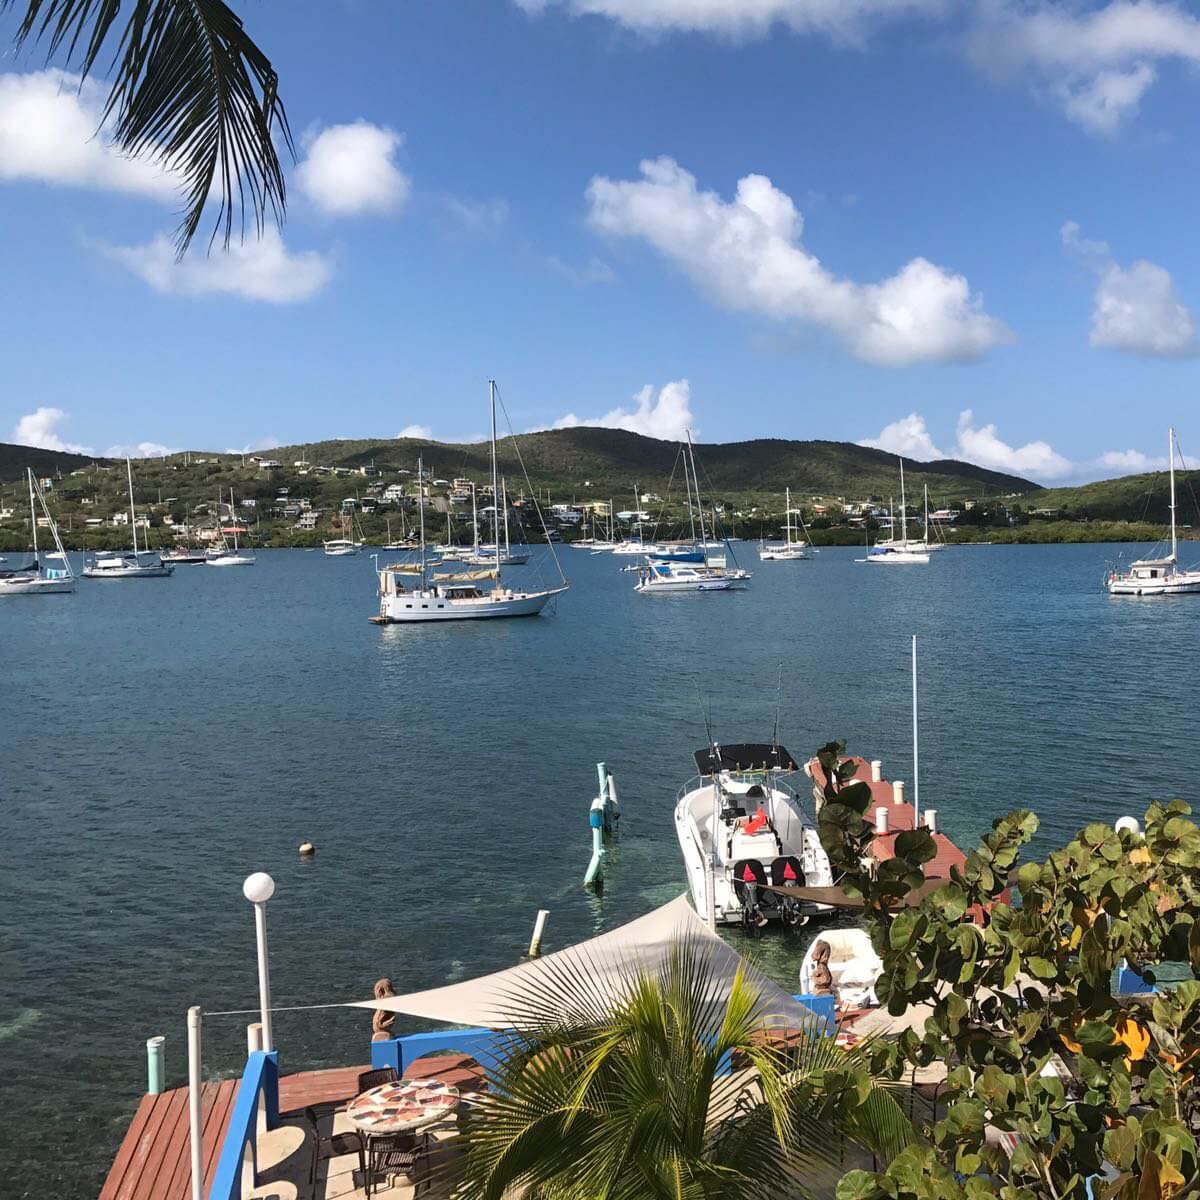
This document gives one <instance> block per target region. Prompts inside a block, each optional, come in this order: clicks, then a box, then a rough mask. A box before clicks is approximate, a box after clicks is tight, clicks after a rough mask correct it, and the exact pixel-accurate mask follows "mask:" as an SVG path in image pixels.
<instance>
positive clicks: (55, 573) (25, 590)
mask: <svg viewBox="0 0 1200 1200" xmlns="http://www.w3.org/2000/svg"><path fill="white" fill-rule="evenodd" d="M26 473H27V475H28V476H29V525H30V528H31V529H32V530H33V562H31V563H29V564H27V565H26V566H24V567H19V568H17V569H15V570H11V571H10V570H4V571H0V596H40V595H44V594H54V593H60V592H73V591H74V590H75V572H74V571H72V570H71V560H70V559H69V558H68V557H67V553H66V551H65V550H64V549H63V546H62V540H61V539H60V538H59V536H58V526H57V525H56V524H55V521H54V518H53V517H52V516H51V515H50V509H49V507H48V505H47V504H46V497H45V494H44V493H43V492H42V489H41V486H40V485H39V484H38V483H36V482H35V481H34V478H33V471H32V469H30V468H28V467H26ZM35 497H36V500H37V504H40V505H41V509H42V514H43V519H44V520H45V522H46V524H47V526H48V527H49V529H50V536H51V537H53V539H54V546H55V549H54V552H53V554H52V555H51V554H47V555H46V556H45V557H46V558H47V559H50V558H51V557H53V559H54V560H55V561H56V562H61V563H62V564H63V565H62V568H61V569H60V568H58V567H51V566H48V565H46V563H44V562H43V561H42V559H41V557H39V555H38V512H37V504H35ZM0 561H2V560H0Z"/></svg>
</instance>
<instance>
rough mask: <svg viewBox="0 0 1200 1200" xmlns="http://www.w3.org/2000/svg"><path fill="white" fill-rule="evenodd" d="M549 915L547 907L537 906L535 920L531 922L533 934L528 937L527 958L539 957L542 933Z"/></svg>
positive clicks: (544, 930)
mask: <svg viewBox="0 0 1200 1200" xmlns="http://www.w3.org/2000/svg"><path fill="white" fill-rule="evenodd" d="M549 915H550V910H549V909H548V908H539V909H538V915H537V920H536V921H534V923H533V936H532V937H531V938H530V939H529V954H528V955H527V956H526V957H528V958H540V957H541V954H542V934H543V933H545V932H546V918H547V917H548V916H549Z"/></svg>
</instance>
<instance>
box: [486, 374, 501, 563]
mask: <svg viewBox="0 0 1200 1200" xmlns="http://www.w3.org/2000/svg"><path fill="white" fill-rule="evenodd" d="M488 398H489V399H490V401H491V405H492V532H493V533H494V534H495V535H496V536H495V541H496V583H497V585H498V584H499V583H500V524H499V521H498V520H497V517H498V516H499V513H498V511H497V509H498V507H499V504H500V487H499V482H500V481H499V476H498V474H497V471H496V381H495V380H494V379H489V380H488Z"/></svg>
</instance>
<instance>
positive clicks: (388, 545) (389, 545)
mask: <svg viewBox="0 0 1200 1200" xmlns="http://www.w3.org/2000/svg"><path fill="white" fill-rule="evenodd" d="M386 519H387V541H386V542H384V544H383V548H384V549H385V550H411V549H412V544H411V543H410V542H407V541H403V540H401V541H399V542H393V541H392V518H391V517H388V518H386ZM400 536H401V538H403V537H404V513H403V511H402V512H401V514H400Z"/></svg>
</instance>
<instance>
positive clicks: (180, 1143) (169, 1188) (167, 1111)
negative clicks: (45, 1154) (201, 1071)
mask: <svg viewBox="0 0 1200 1200" xmlns="http://www.w3.org/2000/svg"><path fill="white" fill-rule="evenodd" d="M368 1069H369V1068H367V1067H335V1068H333V1069H331V1070H326V1071H300V1072H297V1073H296V1074H294V1075H285V1076H283V1078H281V1079H280V1081H279V1112H280V1115H281V1116H282V1115H284V1114H286V1113H291V1112H298V1111H300V1110H301V1109H304V1108H307V1107H308V1106H309V1105H313V1106H318V1105H322V1104H335V1103H340V1102H342V1101H344V1100H349V1099H351V1098H352V1097H353V1096H354V1095H355V1094H356V1092H357V1091H358V1076H359V1073H360V1072H361V1071H366V1070H368ZM238 1082H239V1081H238V1080H237V1079H223V1080H221V1081H220V1082H219V1083H206V1084H204V1085H203V1087H202V1089H201V1106H202V1113H203V1116H202V1121H203V1126H202V1127H203V1137H204V1142H203V1150H202V1153H201V1161H202V1162H203V1164H204V1190H205V1194H206V1195H207V1192H208V1188H209V1185H210V1184H211V1183H212V1178H213V1174H214V1173H215V1171H216V1169H217V1160H218V1159H219V1158H220V1155H221V1146H222V1145H223V1144H224V1141H225V1133H226V1131H227V1130H228V1128H229V1117H230V1114H231V1113H232V1112H233V1101H234V1097H235V1096H236V1095H237V1087H238ZM191 1194H192V1160H191V1147H190V1144H189V1128H188V1090H187V1088H185V1087H182V1088H172V1089H171V1090H170V1091H167V1092H163V1093H161V1094H160V1095H157V1096H149V1095H148V1096H143V1097H142V1100H141V1103H140V1104H139V1105H138V1107H137V1111H136V1112H135V1113H134V1114H133V1120H132V1121H130V1122H129V1129H128V1130H127V1131H126V1133H125V1139H124V1141H123V1142H122V1143H121V1148H120V1149H119V1150H118V1151H117V1156H116V1158H115V1159H113V1165H112V1167H111V1169H110V1170H109V1172H108V1178H107V1179H106V1180H105V1181H104V1187H103V1188H102V1189H101V1191H100V1200H191Z"/></svg>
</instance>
